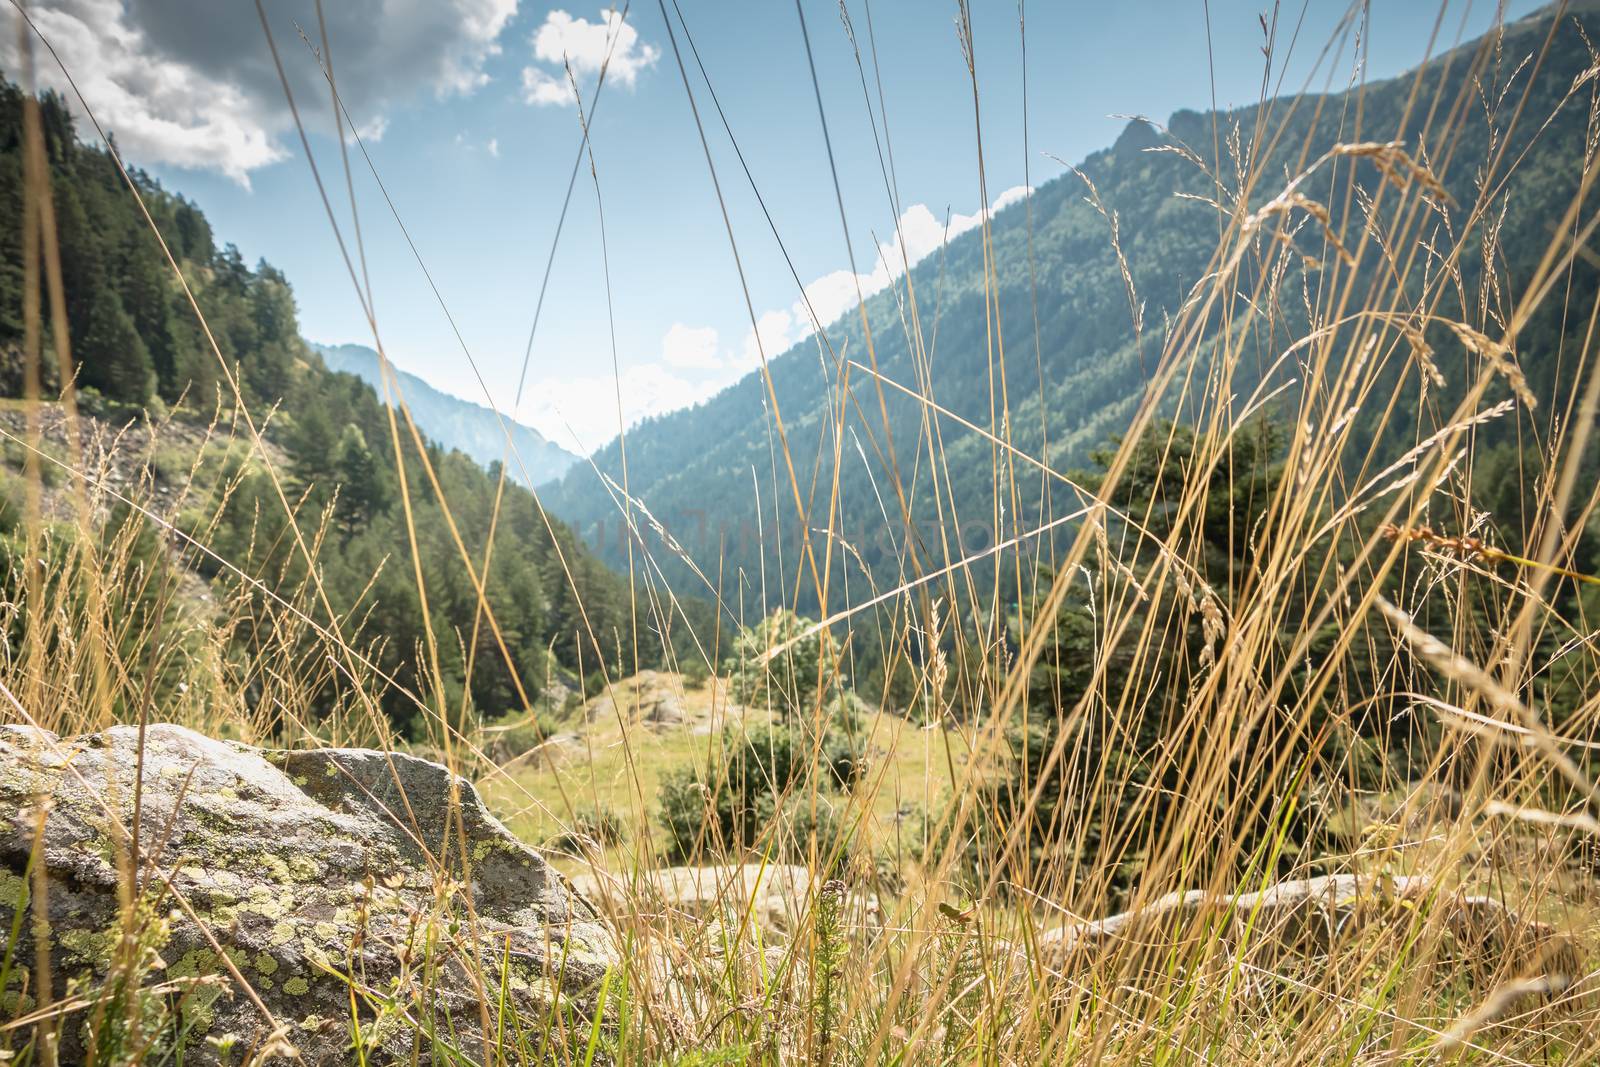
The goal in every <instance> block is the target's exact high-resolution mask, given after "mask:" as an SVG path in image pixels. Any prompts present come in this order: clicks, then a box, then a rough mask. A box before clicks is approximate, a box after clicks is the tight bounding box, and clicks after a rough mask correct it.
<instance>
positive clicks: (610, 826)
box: [544, 806, 626, 854]
mask: <svg viewBox="0 0 1600 1067" xmlns="http://www.w3.org/2000/svg"><path fill="white" fill-rule="evenodd" d="M625 833H626V827H625V826H624V824H623V821H622V816H620V815H618V814H617V813H616V812H614V811H612V810H611V809H610V808H602V807H598V806H596V807H585V808H579V809H578V810H577V811H576V812H574V813H573V816H572V822H571V825H569V826H568V827H567V828H566V829H565V830H563V831H561V832H560V833H558V834H556V835H554V836H553V837H551V838H549V839H548V840H546V841H545V843H544V847H545V848H547V849H550V850H552V851H555V852H566V853H571V854H581V853H582V852H583V850H584V849H585V848H586V847H587V846H589V845H590V844H594V845H598V846H599V847H600V848H609V847H610V846H612V845H616V844H620V843H621V842H622V839H623V837H624V836H625Z"/></svg>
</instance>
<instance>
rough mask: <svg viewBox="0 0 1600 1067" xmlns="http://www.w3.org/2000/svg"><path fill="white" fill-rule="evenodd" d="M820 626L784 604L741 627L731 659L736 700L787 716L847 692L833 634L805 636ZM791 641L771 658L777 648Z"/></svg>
mask: <svg viewBox="0 0 1600 1067" xmlns="http://www.w3.org/2000/svg"><path fill="white" fill-rule="evenodd" d="M814 625H816V624H815V623H814V622H813V621H812V620H810V619H808V618H806V617H804V616H803V615H796V614H795V613H794V612H792V611H789V610H788V609H786V608H779V609H778V610H777V611H774V612H773V613H772V614H771V615H768V616H767V617H766V618H764V619H762V620H761V621H760V622H759V623H757V624H756V625H755V626H754V627H745V628H744V629H742V630H740V631H739V636H738V637H736V638H734V641H733V655H732V659H731V663H730V667H731V670H730V678H729V683H730V685H731V687H732V694H733V699H734V700H736V701H738V702H739V703H740V704H744V705H746V706H747V707H756V708H766V709H769V710H771V711H772V712H774V713H776V714H778V715H786V716H787V715H794V714H804V713H806V712H809V711H811V710H812V709H814V708H816V707H817V706H818V705H819V704H826V703H828V702H830V701H832V700H834V699H836V698H837V697H838V696H839V695H841V694H842V693H843V691H844V678H843V677H842V676H841V675H840V674H839V672H838V669H837V664H836V663H835V661H834V656H833V654H832V652H831V651H829V650H830V649H831V647H832V644H833V642H832V638H831V636H830V635H829V634H828V632H827V631H826V630H819V631H818V632H816V633H813V634H810V635H809V636H806V637H802V636H801V635H802V634H805V633H807V631H809V630H810V629H811V627H812V626H814ZM791 642H793V643H792V644H791ZM785 645H787V646H788V647H786V648H784V650H783V651H782V652H780V653H778V654H777V655H775V656H773V657H772V658H771V659H770V660H769V659H767V653H768V652H769V651H770V650H771V649H774V648H780V647H783V646H785ZM825 653H826V655H825Z"/></svg>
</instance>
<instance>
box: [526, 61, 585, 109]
mask: <svg viewBox="0 0 1600 1067" xmlns="http://www.w3.org/2000/svg"><path fill="white" fill-rule="evenodd" d="M522 99H523V100H525V101H527V102H528V103H530V104H533V105H534V106H536V107H566V106H567V105H568V104H570V103H572V102H573V96H572V83H571V82H570V81H569V80H568V79H567V73H566V71H562V72H561V74H560V76H559V77H557V76H555V75H552V74H547V73H546V72H545V71H544V70H543V69H541V68H539V67H523V68H522Z"/></svg>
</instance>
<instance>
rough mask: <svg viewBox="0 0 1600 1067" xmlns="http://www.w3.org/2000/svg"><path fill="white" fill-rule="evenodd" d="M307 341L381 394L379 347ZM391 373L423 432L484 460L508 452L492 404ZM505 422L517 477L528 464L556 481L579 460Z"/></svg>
mask: <svg viewBox="0 0 1600 1067" xmlns="http://www.w3.org/2000/svg"><path fill="white" fill-rule="evenodd" d="M311 347H312V348H314V349H316V350H317V352H319V353H320V354H321V355H322V361H323V362H324V363H326V364H327V365H328V369H329V370H336V371H343V372H344V373H346V374H354V375H355V376H356V377H357V378H360V379H361V380H362V381H364V382H368V383H370V384H371V385H372V387H373V388H374V389H376V390H377V391H378V397H379V398H380V399H381V398H382V397H383V381H382V379H381V378H380V377H379V372H378V353H376V352H374V351H373V350H372V349H370V348H368V347H366V346H365V345H337V346H328V345H312V346H311ZM395 374H396V375H397V377H398V380H399V383H400V391H401V393H402V394H403V395H404V396H405V401H406V406H407V407H409V408H410V409H411V417H412V418H413V419H415V420H416V422H417V427H418V429H420V430H422V432H423V433H425V434H427V435H428V436H429V437H431V438H433V439H434V440H435V441H437V442H439V444H441V445H443V446H444V447H446V448H456V449H460V450H461V451H462V452H465V453H466V454H467V455H469V456H471V457H472V458H473V459H475V460H477V461H478V462H479V463H482V464H484V465H488V464H490V463H494V462H498V461H501V460H504V459H505V458H506V439H505V433H504V432H503V431H502V430H501V427H500V419H499V418H497V417H496V416H495V413H494V412H493V411H492V410H491V409H489V408H486V407H484V406H483V405H482V404H474V403H472V402H471V401H469V400H462V399H460V398H459V397H454V396H451V395H450V394H448V393H441V392H440V391H439V390H437V389H435V388H434V387H433V386H431V385H429V384H428V383H427V382H425V381H423V380H422V379H421V378H418V377H417V376H416V375H415V374H407V373H406V372H405V371H403V370H400V369H398V368H396V370H395ZM506 425H507V426H508V427H509V428H510V430H511V439H512V441H513V442H514V443H515V445H516V448H517V455H518V456H520V457H521V458H522V462H521V464H520V465H519V464H518V463H517V461H516V460H515V459H512V460H509V461H507V463H506V470H507V472H508V473H509V474H510V475H511V477H513V478H515V479H516V480H518V481H522V480H523V477H522V473H523V468H524V467H526V468H527V473H528V484H530V485H540V484H543V483H544V482H549V481H554V480H555V479H557V478H559V477H561V476H562V475H563V474H565V473H566V472H567V468H568V467H571V466H572V465H573V464H574V463H576V462H578V459H579V457H578V456H575V455H573V454H572V453H571V452H568V451H567V450H566V449H564V448H562V447H561V446H560V445H558V444H555V443H554V442H552V441H551V440H550V439H549V438H547V437H545V436H544V435H543V434H541V433H540V432H539V431H538V430H535V429H534V428H533V427H531V426H524V425H523V424H522V423H520V422H513V421H511V420H510V419H507V420H506Z"/></svg>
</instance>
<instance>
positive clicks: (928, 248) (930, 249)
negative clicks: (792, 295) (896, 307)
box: [762, 185, 1028, 358]
mask: <svg viewBox="0 0 1600 1067" xmlns="http://www.w3.org/2000/svg"><path fill="white" fill-rule="evenodd" d="M1027 195H1028V187H1027V186H1025V185H1017V186H1013V187H1012V188H1010V189H1007V190H1006V191H1005V192H1003V193H1001V194H1000V195H999V196H997V197H995V200H994V205H993V206H992V207H991V208H989V210H988V211H977V212H973V213H972V214H971V215H956V214H952V215H950V218H949V224H948V226H947V225H946V223H945V221H944V220H943V219H941V218H939V217H937V216H935V215H934V213H933V212H932V211H931V210H929V208H928V206H927V205H926V204H912V205H911V206H910V207H908V208H906V210H905V211H904V212H902V213H901V215H900V225H899V227H898V228H897V230H896V231H895V232H892V233H890V234H889V236H888V238H887V239H886V240H884V241H881V242H880V243H879V245H878V254H877V257H876V258H875V259H874V261H873V265H872V270H871V272H869V273H864V274H852V273H851V272H850V271H848V270H836V271H832V272H830V273H828V274H824V275H823V276H822V277H820V278H818V279H817V280H816V281H814V282H811V283H810V284H809V285H807V286H806V287H805V299H804V300H797V301H795V303H794V305H793V307H791V308H790V310H789V311H788V312H786V313H783V314H787V315H788V316H789V317H790V318H791V319H792V321H793V324H794V328H795V330H796V334H797V335H796V336H795V337H794V338H793V340H795V341H798V340H801V339H803V338H805V337H807V336H809V335H810V334H811V333H813V332H814V331H815V330H816V329H818V328H820V327H823V326H829V325H831V324H833V323H834V322H837V321H838V320H839V319H840V317H842V316H843V315H845V314H846V313H847V312H850V311H853V310H855V307H856V304H857V301H858V300H859V299H861V298H865V297H869V296H871V295H872V294H874V293H877V292H880V291H882V290H883V289H886V288H888V286H889V283H890V282H892V281H895V280H896V279H898V278H899V277H900V276H901V275H903V274H904V273H905V272H906V267H907V265H908V264H909V265H910V266H913V267H915V266H916V265H917V264H918V263H919V262H921V261H922V260H923V259H924V258H926V257H927V256H929V255H931V254H933V253H934V252H936V251H938V250H939V248H940V247H941V246H942V245H943V244H944V243H945V241H946V240H949V239H953V238H955V237H958V236H960V235H961V234H963V233H966V232H967V231H968V230H970V229H973V228H974V227H976V226H978V225H979V224H980V223H982V222H983V219H984V217H985V215H988V216H993V214H994V213H995V212H997V211H1000V210H1003V209H1004V208H1007V207H1009V206H1010V205H1012V204H1015V203H1016V202H1018V201H1019V200H1021V199H1022V198H1023V197H1025V196H1027ZM858 286H859V289H858ZM808 305H809V306H808ZM772 314H776V313H774V312H768V313H767V315H772ZM813 315H814V316H815V317H814V318H813ZM766 317H767V316H766V315H763V316H762V318H763V319H765V318H766ZM763 340H765V335H764V334H763ZM786 347H788V346H787V345H785V346H783V348H786ZM783 348H779V349H778V350H776V351H774V350H773V349H772V348H770V347H769V348H768V349H767V356H768V358H770V357H772V356H775V355H777V354H778V352H779V351H782V350H783Z"/></svg>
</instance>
